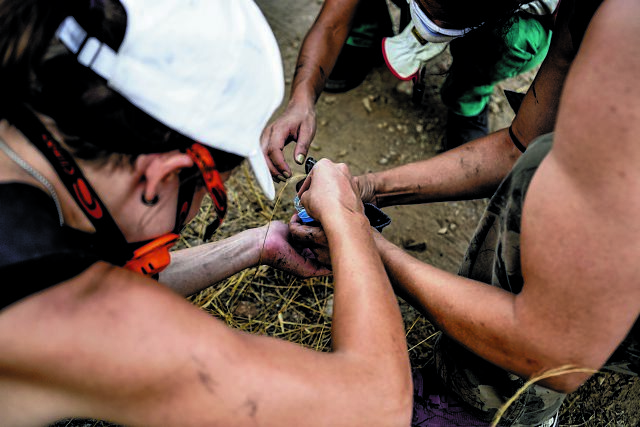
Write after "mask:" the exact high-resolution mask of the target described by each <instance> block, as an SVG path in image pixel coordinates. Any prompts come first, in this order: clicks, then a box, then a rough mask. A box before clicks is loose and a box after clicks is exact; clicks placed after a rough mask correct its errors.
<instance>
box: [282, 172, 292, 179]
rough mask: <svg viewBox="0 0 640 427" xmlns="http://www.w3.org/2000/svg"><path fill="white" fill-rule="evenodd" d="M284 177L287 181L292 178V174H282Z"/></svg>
mask: <svg viewBox="0 0 640 427" xmlns="http://www.w3.org/2000/svg"><path fill="white" fill-rule="evenodd" d="M282 175H284V177H285V178H287V179H289V178H291V174H290V173H289V172H282Z"/></svg>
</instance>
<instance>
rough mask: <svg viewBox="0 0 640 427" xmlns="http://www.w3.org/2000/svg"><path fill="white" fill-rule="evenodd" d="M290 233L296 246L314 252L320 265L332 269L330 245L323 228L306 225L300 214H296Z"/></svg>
mask: <svg viewBox="0 0 640 427" xmlns="http://www.w3.org/2000/svg"><path fill="white" fill-rule="evenodd" d="M289 232H290V233H291V238H292V239H293V242H294V245H295V246H297V247H303V248H305V249H306V250H308V251H310V252H312V253H313V255H314V257H315V259H316V260H317V261H318V262H319V263H320V264H322V265H324V266H326V267H328V268H330V267H331V256H330V254H329V243H328V241H327V235H326V234H325V233H324V229H323V228H322V227H313V226H308V225H304V224H303V223H302V221H301V220H300V218H299V217H298V214H295V215H294V216H293V217H291V221H289Z"/></svg>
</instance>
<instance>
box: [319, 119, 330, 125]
mask: <svg viewBox="0 0 640 427" xmlns="http://www.w3.org/2000/svg"><path fill="white" fill-rule="evenodd" d="M327 123H329V122H328V121H327V119H322V120H320V126H326V125H327Z"/></svg>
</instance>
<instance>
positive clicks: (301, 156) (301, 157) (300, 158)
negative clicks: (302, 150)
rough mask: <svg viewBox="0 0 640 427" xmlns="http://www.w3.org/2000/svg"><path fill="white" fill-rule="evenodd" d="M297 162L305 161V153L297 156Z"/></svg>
mask: <svg viewBox="0 0 640 427" xmlns="http://www.w3.org/2000/svg"><path fill="white" fill-rule="evenodd" d="M296 162H297V163H298V164H299V165H301V164H302V162H304V154H298V156H297V157H296Z"/></svg>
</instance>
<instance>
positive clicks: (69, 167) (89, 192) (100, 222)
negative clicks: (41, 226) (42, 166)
mask: <svg viewBox="0 0 640 427" xmlns="http://www.w3.org/2000/svg"><path fill="white" fill-rule="evenodd" d="M5 116H6V117H7V119H8V120H9V121H10V122H11V123H12V124H13V125H14V126H15V127H16V128H18V129H20V132H22V133H23V135H24V136H25V137H26V138H27V139H28V140H29V141H31V143H32V144H33V145H34V146H35V147H36V148H37V149H38V150H39V151H40V152H41V153H42V154H43V155H44V156H45V157H46V159H47V160H48V161H49V163H50V164H51V166H52V167H53V168H54V169H55V171H56V173H57V174H58V177H59V178H60V180H61V181H62V183H63V184H64V186H65V187H66V188H67V190H68V191H69V194H71V196H72V197H73V199H74V200H75V202H76V204H77V205H78V206H79V207H80V209H82V211H83V212H84V213H85V214H86V216H87V218H88V219H89V221H91V224H92V225H93V226H94V228H95V229H96V236H100V238H101V239H105V240H106V241H105V242H104V243H105V244H107V245H110V246H111V245H113V246H115V247H116V248H119V249H122V248H126V247H127V240H126V239H125V237H124V235H123V234H122V231H120V228H119V227H118V226H117V224H116V223H115V221H114V220H113V217H112V216H111V214H110V213H109V211H108V210H107V208H106V206H105V205H104V204H103V203H102V201H101V200H100V198H99V197H98V195H97V194H96V192H95V190H94V189H93V187H91V185H90V184H89V181H88V180H87V179H86V177H85V176H84V174H83V173H82V170H81V169H80V167H79V166H78V164H77V163H76V161H75V160H74V159H73V157H72V156H71V154H69V152H68V151H67V150H65V149H64V148H63V147H62V145H61V144H60V142H59V141H58V140H56V139H55V138H54V137H53V135H52V134H51V133H50V132H49V131H48V130H47V128H46V127H45V126H44V124H42V122H41V121H40V120H39V119H38V118H37V117H36V115H35V113H34V112H33V111H31V110H30V109H29V108H28V107H26V106H25V105H19V106H15V107H14V108H11V109H10V111H6V112H5ZM106 236H108V237H106ZM107 239H108V240H107ZM113 246H112V247H113ZM130 255H131V254H130V253H129V254H128V255H127V256H130ZM127 259H128V258H127ZM124 260H126V259H124ZM124 260H123V261H124Z"/></svg>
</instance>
